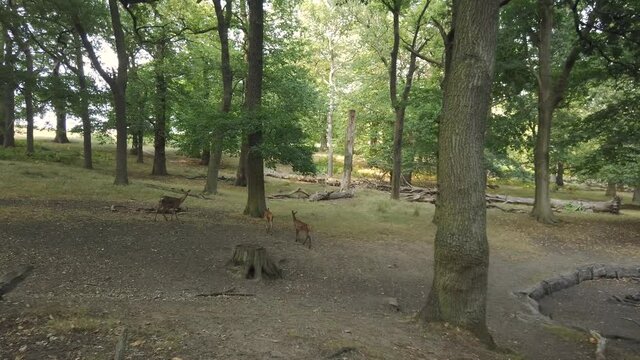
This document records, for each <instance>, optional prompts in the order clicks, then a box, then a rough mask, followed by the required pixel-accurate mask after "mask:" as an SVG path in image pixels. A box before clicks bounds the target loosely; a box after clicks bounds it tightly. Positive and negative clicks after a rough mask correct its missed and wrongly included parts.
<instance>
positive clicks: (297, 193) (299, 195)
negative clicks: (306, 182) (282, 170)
mask: <svg viewBox="0 0 640 360" xmlns="http://www.w3.org/2000/svg"><path fill="white" fill-rule="evenodd" d="M268 198H269V199H308V198H309V193H308V192H306V191H304V190H302V189H301V188H297V189H295V190H294V191H292V192H290V193H286V194H273V195H269V196H268Z"/></svg>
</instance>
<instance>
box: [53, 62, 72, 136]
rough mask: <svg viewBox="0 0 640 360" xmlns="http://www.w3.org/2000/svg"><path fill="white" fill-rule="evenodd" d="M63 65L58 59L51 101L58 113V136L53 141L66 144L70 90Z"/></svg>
mask: <svg viewBox="0 0 640 360" xmlns="http://www.w3.org/2000/svg"><path fill="white" fill-rule="evenodd" d="M61 67H62V62H61V61H56V64H55V66H54V67H53V72H52V73H51V87H52V89H51V91H52V98H51V103H52V104H53V112H54V113H55V114H56V136H55V138H54V139H53V142H57V143H60V144H66V143H68V142H69V138H68V137H67V94H68V92H69V91H68V89H67V88H66V84H64V82H63V80H62V75H61V74H60V68H61Z"/></svg>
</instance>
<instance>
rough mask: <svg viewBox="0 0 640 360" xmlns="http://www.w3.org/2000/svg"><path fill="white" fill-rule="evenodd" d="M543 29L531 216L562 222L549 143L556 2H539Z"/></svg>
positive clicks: (542, 219) (554, 97)
mask: <svg viewBox="0 0 640 360" xmlns="http://www.w3.org/2000/svg"><path fill="white" fill-rule="evenodd" d="M538 4H539V13H540V29H539V31H538V35H539V45H538V49H539V53H538V57H539V60H538V62H539V69H538V83H539V84H538V133H537V137H536V145H535V149H534V164H535V185H536V191H535V205H534V206H533V210H532V211H531V216H533V217H535V218H536V219H537V220H538V221H540V222H542V223H555V222H557V221H558V220H557V219H556V217H555V215H553V212H552V211H551V203H550V202H549V199H550V196H549V144H550V142H551V121H552V119H553V110H554V107H555V99H556V95H555V91H554V86H553V79H552V77H551V33H552V31H553V0H539V1H538Z"/></svg>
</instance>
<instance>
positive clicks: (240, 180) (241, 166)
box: [233, 134, 249, 186]
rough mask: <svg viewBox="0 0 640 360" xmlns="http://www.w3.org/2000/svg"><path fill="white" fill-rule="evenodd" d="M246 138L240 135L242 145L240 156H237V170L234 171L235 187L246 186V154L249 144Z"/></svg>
mask: <svg viewBox="0 0 640 360" xmlns="http://www.w3.org/2000/svg"><path fill="white" fill-rule="evenodd" d="M247 141H248V139H247V136H246V135H245V134H243V135H242V143H241V144H240V155H239V156H238V169H237V170H236V181H235V182H234V183H233V185H235V186H247V153H248V152H249V143H248V142H247Z"/></svg>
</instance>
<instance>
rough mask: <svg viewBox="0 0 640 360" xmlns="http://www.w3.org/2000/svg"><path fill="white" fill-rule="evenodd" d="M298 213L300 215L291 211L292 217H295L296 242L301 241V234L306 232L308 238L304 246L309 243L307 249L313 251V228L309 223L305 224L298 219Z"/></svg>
mask: <svg viewBox="0 0 640 360" xmlns="http://www.w3.org/2000/svg"><path fill="white" fill-rule="evenodd" d="M297 213H298V212H297V211H293V210H291V215H292V216H293V225H294V226H295V227H296V242H298V241H299V234H300V232H304V233H305V234H307V237H306V238H305V239H304V241H303V242H302V245H304V244H306V243H307V241H308V242H309V245H307V247H308V248H309V249H311V226H309V224H307V223H304V222H302V221H300V220H298V219H296V214H297Z"/></svg>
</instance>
